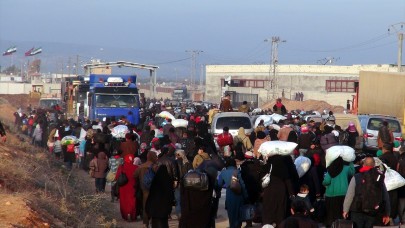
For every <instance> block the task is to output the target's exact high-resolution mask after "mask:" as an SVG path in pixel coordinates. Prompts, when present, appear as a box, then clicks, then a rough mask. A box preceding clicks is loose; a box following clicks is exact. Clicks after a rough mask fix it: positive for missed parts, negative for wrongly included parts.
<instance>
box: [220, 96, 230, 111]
mask: <svg viewBox="0 0 405 228" xmlns="http://www.w3.org/2000/svg"><path fill="white" fill-rule="evenodd" d="M220 109H221V111H222V112H232V111H233V108H232V104H231V101H230V100H229V99H227V98H224V99H223V100H222V102H221V106H220Z"/></svg>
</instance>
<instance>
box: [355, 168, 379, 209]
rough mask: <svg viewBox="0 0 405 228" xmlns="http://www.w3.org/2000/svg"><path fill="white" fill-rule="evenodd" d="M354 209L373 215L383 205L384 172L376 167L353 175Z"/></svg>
mask: <svg viewBox="0 0 405 228" xmlns="http://www.w3.org/2000/svg"><path fill="white" fill-rule="evenodd" d="M354 178H355V181H356V189H355V202H354V207H355V210H356V211H359V212H362V213H365V214H367V215H369V216H375V215H376V214H377V213H378V212H379V211H380V210H381V208H380V206H383V199H384V198H383V189H384V173H383V172H382V171H380V170H379V169H378V168H373V169H370V170H369V171H367V172H365V173H359V174H356V175H355V176H354Z"/></svg>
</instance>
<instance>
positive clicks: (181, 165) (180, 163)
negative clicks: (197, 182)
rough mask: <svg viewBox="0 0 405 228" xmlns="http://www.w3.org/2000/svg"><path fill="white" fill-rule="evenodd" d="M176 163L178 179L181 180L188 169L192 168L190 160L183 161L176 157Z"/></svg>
mask: <svg viewBox="0 0 405 228" xmlns="http://www.w3.org/2000/svg"><path fill="white" fill-rule="evenodd" d="M176 163H177V168H178V170H179V180H181V179H182V178H183V177H184V175H186V173H187V172H188V171H189V170H190V169H193V165H192V164H190V162H186V163H183V160H182V159H177V160H176Z"/></svg>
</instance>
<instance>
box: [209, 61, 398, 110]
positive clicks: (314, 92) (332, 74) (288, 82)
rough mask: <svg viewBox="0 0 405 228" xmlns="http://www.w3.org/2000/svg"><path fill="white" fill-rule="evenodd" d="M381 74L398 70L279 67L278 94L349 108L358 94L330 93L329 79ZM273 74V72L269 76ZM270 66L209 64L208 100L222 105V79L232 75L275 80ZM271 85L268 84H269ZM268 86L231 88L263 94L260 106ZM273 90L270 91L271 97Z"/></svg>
mask: <svg viewBox="0 0 405 228" xmlns="http://www.w3.org/2000/svg"><path fill="white" fill-rule="evenodd" d="M363 70H367V71H379V72H396V71H397V68H396V67H394V66H390V65H353V66H330V65H279V66H278V67H277V78H278V93H277V97H281V93H282V90H283V89H284V93H285V97H286V98H290V93H291V98H292V99H294V97H295V93H296V92H303V93H304V100H308V99H314V100H324V101H326V102H328V103H330V104H332V105H341V106H344V107H346V101H347V100H351V99H352V95H354V93H343V92H330V93H328V92H326V90H325V84H326V80H358V79H359V72H360V71H363ZM269 72H270V73H269ZM271 72H272V71H271V69H269V65H207V66H206V87H205V96H206V100H207V101H211V102H219V101H220V98H221V95H222V92H223V91H224V88H221V79H225V78H227V77H229V76H231V77H232V79H245V80H249V79H256V80H266V81H268V80H269V79H272V78H273V74H272V73H271ZM267 84H268V83H267ZM267 88H268V87H267V85H266V86H265V87H264V88H242V87H230V88H229V90H230V91H237V92H239V93H252V94H258V95H259V106H260V105H263V104H264V103H266V102H267V97H268V96H267V95H268V92H267ZM272 94H273V91H272V90H271V91H270V97H273V96H272Z"/></svg>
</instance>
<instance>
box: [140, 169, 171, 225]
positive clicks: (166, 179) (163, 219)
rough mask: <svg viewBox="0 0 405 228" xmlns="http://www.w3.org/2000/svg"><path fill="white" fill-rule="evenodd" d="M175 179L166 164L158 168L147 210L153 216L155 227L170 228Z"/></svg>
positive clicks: (150, 191) (147, 202)
mask: <svg viewBox="0 0 405 228" xmlns="http://www.w3.org/2000/svg"><path fill="white" fill-rule="evenodd" d="M173 200H174V199H173V181H172V179H171V178H170V176H169V173H168V172H167V168H166V166H165V165H160V166H159V167H158V168H157V171H156V174H155V177H154V178H153V181H152V185H151V187H150V190H149V196H148V199H147V200H146V212H147V214H148V215H149V216H150V217H151V218H152V227H153V228H168V227H169V221H168V219H169V214H170V212H171V210H172V205H173Z"/></svg>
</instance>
